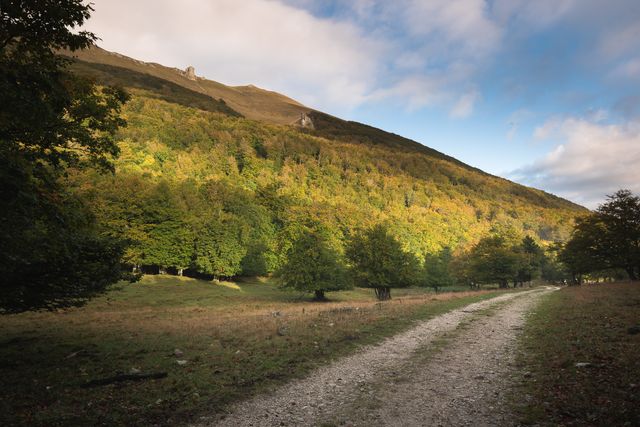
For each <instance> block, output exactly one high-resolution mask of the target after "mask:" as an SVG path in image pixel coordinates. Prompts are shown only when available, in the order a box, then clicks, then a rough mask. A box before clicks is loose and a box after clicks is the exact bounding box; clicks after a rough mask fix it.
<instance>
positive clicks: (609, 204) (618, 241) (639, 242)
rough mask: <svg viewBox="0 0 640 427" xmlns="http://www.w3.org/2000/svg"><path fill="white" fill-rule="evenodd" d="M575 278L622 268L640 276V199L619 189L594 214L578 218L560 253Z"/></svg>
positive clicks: (577, 279)
mask: <svg viewBox="0 0 640 427" xmlns="http://www.w3.org/2000/svg"><path fill="white" fill-rule="evenodd" d="M559 258H560V260H561V261H562V262H563V263H564V264H565V265H566V266H567V268H568V269H569V270H570V271H571V272H572V273H573V275H574V281H576V282H579V281H580V278H581V276H582V275H584V274H587V273H592V272H596V271H600V270H614V269H622V270H624V271H626V273H627V275H628V276H629V278H630V279H631V280H638V277H639V276H640V198H638V197H637V196H634V195H633V193H631V191H629V190H619V191H617V192H616V193H615V194H613V195H610V196H608V197H607V201H606V202H605V203H603V204H602V205H600V206H599V207H598V208H597V209H596V210H595V211H594V212H592V213H591V214H589V215H587V216H584V217H580V218H577V219H576V224H575V227H574V229H573V233H572V234H571V238H570V239H569V240H568V241H567V242H566V244H565V245H564V247H563V248H562V250H561V251H560V254H559Z"/></svg>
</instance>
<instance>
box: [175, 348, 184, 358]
mask: <svg viewBox="0 0 640 427" xmlns="http://www.w3.org/2000/svg"><path fill="white" fill-rule="evenodd" d="M173 355H174V356H175V357H182V356H183V355H184V352H183V351H182V350H180V349H179V348H176V349H175V350H173Z"/></svg>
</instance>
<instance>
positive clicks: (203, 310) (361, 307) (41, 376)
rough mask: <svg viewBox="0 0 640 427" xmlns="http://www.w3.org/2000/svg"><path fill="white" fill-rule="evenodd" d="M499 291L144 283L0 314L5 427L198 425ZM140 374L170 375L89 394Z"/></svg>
mask: <svg viewBox="0 0 640 427" xmlns="http://www.w3.org/2000/svg"><path fill="white" fill-rule="evenodd" d="M494 294H495V292H493V291H483V292H473V293H471V292H457V293H440V294H437V295H436V294H433V293H429V292H428V291H426V290H424V289H406V290H393V297H394V299H393V300H392V301H389V302H385V303H382V304H380V303H377V302H376V301H375V300H374V298H373V292H372V291H371V290H364V289H356V290H353V291H349V292H342V293H329V294H328V297H329V298H330V299H332V302H328V303H312V302H309V300H308V299H309V296H306V295H300V294H297V293H288V292H284V291H281V290H279V289H277V288H276V287H275V286H274V285H273V284H272V283H269V282H266V281H258V280H253V281H245V282H237V283H222V284H213V283H211V282H204V281H198V280H194V279H187V278H178V277H168V276H147V277H145V278H144V279H143V280H142V281H141V282H140V283H136V284H127V285H122V286H121V287H120V288H118V289H114V290H112V291H111V292H109V293H108V294H107V295H105V296H104V297H101V298H98V299H96V300H94V301H92V302H91V303H90V304H88V305H87V306H86V307H83V308H80V309H73V310H68V311H60V312H53V313H25V314H20V315H10V316H3V317H0V425H47V426H53V425H118V424H121V425H122V424H126V425H150V424H158V425H174V424H179V423H182V422H188V421H191V420H196V419H197V418H198V417H199V416H201V415H205V414H206V415H211V414H212V413H215V412H216V411H219V410H220V409H221V408H222V407H223V406H224V405H226V404H228V403H230V402H232V401H235V400H237V399H241V398H243V397H246V396H249V395H251V394H253V393H256V392H258V391H260V390H265V389H267V388H269V387H273V386H276V385H278V384H281V383H283V382H284V381H286V380H287V379H289V378H292V377H296V376H300V375H302V374H304V373H305V372H308V371H309V370H310V369H312V368H314V367H317V366H320V365H322V364H324V363H327V362H328V361H329V360H330V359H332V358H335V357H338V356H341V355H344V354H347V353H349V352H351V351H354V350H355V349H356V348H358V346H361V345H363V344H367V343H373V342H376V341H379V340H380V339H382V338H383V337H385V336H388V335H391V334H393V333H395V332H398V331H400V330H402V329H404V328H407V327H408V326H410V325H411V324H412V322H414V321H415V320H417V319H424V318H428V317H431V316H434V315H437V314H440V313H443V312H446V311H448V310H451V309H453V308H456V307H460V306H462V305H465V304H468V303H470V302H473V301H477V300H480V299H484V298H489V297H491V296H492V295H494ZM176 349H177V350H179V352H178V354H180V352H182V353H183V354H181V355H178V356H176V354H175V350H176ZM178 361H186V364H183V365H180V364H179V363H178ZM138 371H139V372H142V373H150V372H166V373H167V377H166V378H163V379H149V380H145V381H138V382H131V381H128V382H120V383H115V384H109V385H104V386H99V387H90V388H86V387H83V385H86V384H87V382H89V381H91V380H96V379H101V378H107V377H111V376H114V375H116V374H119V373H124V374H127V373H131V372H138Z"/></svg>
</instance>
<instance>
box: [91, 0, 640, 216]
mask: <svg viewBox="0 0 640 427" xmlns="http://www.w3.org/2000/svg"><path fill="white" fill-rule="evenodd" d="M93 3H94V6H93V7H94V9H95V11H94V12H93V14H92V18H91V19H90V21H89V22H88V23H87V25H86V28H87V29H89V30H91V31H93V32H95V33H96V34H97V35H98V36H99V37H100V38H101V41H100V42H99V43H98V44H99V45H100V46H101V47H103V48H105V49H107V50H111V51H116V52H119V53H121V54H124V55H127V56H131V57H134V58H136V59H140V60H143V61H148V62H158V63H161V64H163V65H167V66H173V67H178V68H186V67H187V66H188V65H192V66H194V67H195V69H196V73H197V74H198V75H200V76H203V77H206V78H208V79H211V80H215V81H219V82H221V83H225V84H228V85H246V84H254V85H256V86H259V87H262V88H265V89H269V90H275V91H277V92H281V93H283V94H286V95H287V96H290V97H292V98H294V99H296V100H298V101H300V102H302V103H303V104H305V105H307V106H309V107H311V108H315V109H318V110H321V111H324V112H327V113H330V114H333V115H336V116H339V117H342V118H344V119H348V120H355V121H359V122H363V123H367V124H370V125H373V126H375V127H379V128H382V129H384V130H387V131H390V132H394V133H397V134H400V135H403V136H405V137H408V138H411V139H414V140H416V141H418V142H420V143H422V144H424V145H427V146H429V147H432V148H435V149H437V150H439V151H442V152H444V153H446V154H448V155H451V156H453V157H456V158H458V159H459V160H462V161H463V162H465V163H468V164H470V165H472V166H475V167H478V168H480V169H483V170H485V171H486V172H489V173H492V174H495V175H499V176H503V177H505V178H508V179H511V180H513V181H516V182H519V183H522V184H525V185H529V186H533V187H536V188H540V189H543V190H545V191H548V192H551V193H553V194H557V195H559V196H561V197H565V198H568V199H569V200H572V201H574V202H577V203H580V204H582V205H584V206H587V207H589V208H595V207H597V205H598V204H599V203H602V202H603V201H604V200H605V196H606V195H607V194H612V193H614V192H615V191H616V190H618V189H620V188H626V189H630V190H632V191H634V192H635V193H639V192H640V168H639V167H638V165H639V164H640V1H638V0H606V1H605V0H535V1H529V0H393V1H388V0H324V1H320V0H242V1H239V0H182V1H180V2H177V1H173V0H93Z"/></svg>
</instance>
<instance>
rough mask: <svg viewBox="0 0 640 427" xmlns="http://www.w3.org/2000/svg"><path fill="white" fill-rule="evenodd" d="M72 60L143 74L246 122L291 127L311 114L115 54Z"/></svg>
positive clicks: (257, 92)
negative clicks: (224, 107)
mask: <svg viewBox="0 0 640 427" xmlns="http://www.w3.org/2000/svg"><path fill="white" fill-rule="evenodd" d="M73 56H74V57H76V58H77V59H79V60H80V61H82V62H84V63H87V64H101V65H109V66H112V67H119V68H123V69H126V70H130V71H135V72H137V73H141V74H147V75H150V76H153V77H156V78H159V79H162V80H164V81H167V82H171V83H174V84H176V85H179V86H182V87H183V88H185V89H188V90H190V91H192V92H194V93H200V94H203V95H206V96H209V97H212V98H214V99H224V101H225V102H226V103H227V104H228V105H229V106H230V107H231V108H232V109H233V110H235V111H237V112H239V113H240V114H242V115H243V116H245V117H247V118H249V119H254V120H260V121H266V122H269V123H276V124H291V123H293V122H295V121H296V120H297V119H298V118H299V117H300V114H301V113H306V112H309V111H310V110H311V109H310V108H307V107H305V106H304V105H302V104H300V103H298V102H297V101H294V100H293V99H291V98H287V97H286V96H284V95H281V94H279V93H276V92H271V91H268V90H264V89H260V88H258V87H255V86H253V85H248V86H235V87H234V86H226V85H223V84H221V83H218V82H214V81H212V80H207V79H204V78H201V77H198V76H195V74H190V73H187V72H186V71H183V70H179V69H177V68H170V67H165V66H163V65H160V64H155V63H148V62H142V61H138V60H136V59H132V58H129V57H127V56H124V55H120V54H118V53H113V52H108V51H106V50H104V49H101V48H100V47H98V46H94V47H92V48H91V49H86V50H83V51H77V52H74V54H73Z"/></svg>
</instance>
